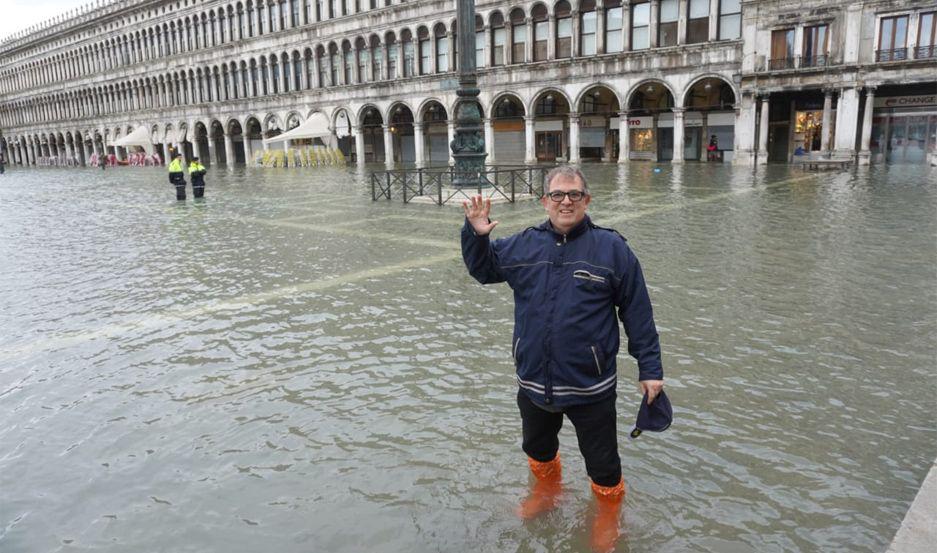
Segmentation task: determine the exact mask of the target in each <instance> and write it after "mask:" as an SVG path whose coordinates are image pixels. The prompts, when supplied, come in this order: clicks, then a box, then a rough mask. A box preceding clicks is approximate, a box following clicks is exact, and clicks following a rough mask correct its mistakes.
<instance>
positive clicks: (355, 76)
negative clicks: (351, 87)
mask: <svg viewBox="0 0 937 553" xmlns="http://www.w3.org/2000/svg"><path fill="white" fill-rule="evenodd" d="M360 55H361V52H359V51H358V47H357V46H353V47H352V49H351V57H352V61H353V62H354V63H353V64H352V65H353V67H352V68H351V73H352V77H351V78H352V80H353V81H354V83H355V84H357V83H360V82H361V77H362V75H361V63H360V62H361V60H359V59H358V56H360Z"/></svg>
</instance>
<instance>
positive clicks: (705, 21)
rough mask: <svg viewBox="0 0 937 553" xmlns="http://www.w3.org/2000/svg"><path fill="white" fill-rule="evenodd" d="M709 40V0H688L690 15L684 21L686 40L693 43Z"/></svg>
mask: <svg viewBox="0 0 937 553" xmlns="http://www.w3.org/2000/svg"><path fill="white" fill-rule="evenodd" d="M707 40H709V0H690V17H689V19H688V20H687V23H686V42H687V44H695V43H697V42H706V41H707Z"/></svg>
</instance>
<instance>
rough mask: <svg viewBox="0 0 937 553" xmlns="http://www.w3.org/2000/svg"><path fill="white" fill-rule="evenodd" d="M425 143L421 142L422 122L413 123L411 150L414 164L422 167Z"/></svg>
mask: <svg viewBox="0 0 937 553" xmlns="http://www.w3.org/2000/svg"><path fill="white" fill-rule="evenodd" d="M425 147H426V145H425V144H424V143H423V123H413V152H414V157H415V158H416V159H415V161H416V166H417V167H423V165H424V161H423V159H424V158H425V155H424V154H425V152H424V149H425Z"/></svg>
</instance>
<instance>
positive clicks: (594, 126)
mask: <svg viewBox="0 0 937 553" xmlns="http://www.w3.org/2000/svg"><path fill="white" fill-rule="evenodd" d="M576 111H578V112H579V159H581V160H584V161H585V160H592V161H611V160H617V159H618V112H619V111H620V106H619V105H618V96H616V95H615V93H614V92H612V90H611V89H609V88H608V87H605V86H594V87H592V88H590V89H589V90H587V91H586V92H585V94H583V95H582V98H581V99H580V100H579V105H578V106H577V107H576Z"/></svg>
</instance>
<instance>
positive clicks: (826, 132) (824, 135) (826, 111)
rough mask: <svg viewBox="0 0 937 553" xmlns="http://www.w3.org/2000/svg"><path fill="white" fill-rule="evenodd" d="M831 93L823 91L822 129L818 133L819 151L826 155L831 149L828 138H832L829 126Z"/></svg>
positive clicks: (831, 111)
mask: <svg viewBox="0 0 937 553" xmlns="http://www.w3.org/2000/svg"><path fill="white" fill-rule="evenodd" d="M832 116H833V91H832V90H830V89H827V90H824V91H823V123H822V125H823V128H822V129H821V133H820V149H821V150H822V151H823V152H824V153H826V152H829V151H830V150H831V149H832V145H831V143H830V137H831V136H832V133H831V132H830V131H832V129H831V128H830V126H831V125H832V122H833V117H832Z"/></svg>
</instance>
